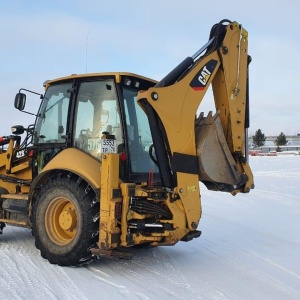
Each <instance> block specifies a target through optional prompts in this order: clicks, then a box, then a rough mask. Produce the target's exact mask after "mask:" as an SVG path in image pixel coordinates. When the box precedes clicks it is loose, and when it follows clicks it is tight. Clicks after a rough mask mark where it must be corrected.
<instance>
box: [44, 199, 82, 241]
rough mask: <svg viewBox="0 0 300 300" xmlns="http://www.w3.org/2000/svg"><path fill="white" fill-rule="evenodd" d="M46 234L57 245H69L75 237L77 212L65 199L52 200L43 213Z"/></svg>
mask: <svg viewBox="0 0 300 300" xmlns="http://www.w3.org/2000/svg"><path fill="white" fill-rule="evenodd" d="M45 226H46V232H47V234H48V236H49V238H50V239H51V241H52V242H53V243H55V244H57V245H62V246H63V245H67V244H69V243H70V242H71V241H72V240H73V239H74V237H75V235H76V228H77V212H76V209H75V206H74V204H73V203H72V202H71V201H70V200H69V199H68V198H65V197H57V198H54V199H53V200H52V201H51V202H50V204H49V205H48V207H47V210H46V213H45Z"/></svg>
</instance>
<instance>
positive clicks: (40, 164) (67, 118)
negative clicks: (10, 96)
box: [15, 73, 159, 182]
mask: <svg viewBox="0 0 300 300" xmlns="http://www.w3.org/2000/svg"><path fill="white" fill-rule="evenodd" d="M155 83H156V82H155V81H153V80H151V79H148V78H145V77H141V76H138V75H135V74H131V73H105V74H102V73H101V74H90V75H87V74H86V75H72V76H69V77H64V78H60V79H56V80H53V81H47V82H46V83H45V88H46V92H45V95H44V96H42V97H41V98H42V102H41V105H40V108H39V110H38V113H37V116H36V122H35V126H34V132H33V138H32V145H33V149H34V151H35V156H34V157H35V163H34V164H33V177H35V176H36V175H38V174H39V173H40V172H41V170H43V168H44V167H45V166H46V165H47V163H48V162H49V161H50V160H52V158H53V157H54V156H56V154H58V153H59V152H61V151H62V150H63V149H66V148H76V149H79V150H80V151H83V152H85V153H86V154H88V155H90V156H92V157H93V158H94V159H95V160H98V161H100V160H101V155H102V154H103V153H119V154H120V177H121V179H122V180H124V181H127V182H128V181H129V182H130V181H131V182H142V181H147V180H148V178H149V173H151V176H152V177H153V179H154V180H156V181H158V180H159V174H158V168H157V166H156V164H155V154H153V152H154V151H153V149H152V148H151V146H152V143H153V142H152V136H151V132H150V128H149V122H148V119H147V118H146V117H145V113H144V111H143V110H142V109H141V108H140V107H139V105H138V104H137V102H136V97H137V93H138V91H139V90H147V89H148V88H150V87H152V86H154V85H155ZM25 101H26V94H24V93H19V94H18V95H17V97H16V101H15V107H16V108H18V109H19V110H24V108H25ZM149 150H151V151H150V152H149ZM149 153H150V154H149ZM75 163H76V162H75Z"/></svg>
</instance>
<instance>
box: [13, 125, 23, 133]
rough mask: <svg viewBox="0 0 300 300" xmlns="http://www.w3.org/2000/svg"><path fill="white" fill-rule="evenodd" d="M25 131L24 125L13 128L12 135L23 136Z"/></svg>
mask: <svg viewBox="0 0 300 300" xmlns="http://www.w3.org/2000/svg"><path fill="white" fill-rule="evenodd" d="M24 131H25V128H24V127H23V126H22V125H15V126H13V127H12V128H11V133H13V134H15V135H19V134H23V133H24Z"/></svg>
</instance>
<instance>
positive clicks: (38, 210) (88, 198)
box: [32, 174, 99, 266]
mask: <svg viewBox="0 0 300 300" xmlns="http://www.w3.org/2000/svg"><path fill="white" fill-rule="evenodd" d="M32 223H33V224H32V225H33V235H34V237H35V245H36V247H37V248H38V249H39V250H40V251H41V255H42V257H44V258H46V259H47V260H49V262H50V263H52V264H58V265H61V266H76V265H80V264H84V263H86V262H88V261H90V260H91V259H92V254H91V252H90V249H91V248H92V247H93V246H95V245H96V243H97V241H98V231H99V202H98V201H97V199H96V194H95V192H94V191H93V189H92V188H91V187H90V186H89V185H88V184H87V183H86V182H85V181H84V180H82V179H81V178H79V177H78V176H75V175H73V174H72V175H66V174H59V175H58V176H55V177H54V176H53V177H50V178H49V179H48V182H47V183H46V184H45V185H44V186H42V188H41V190H40V192H39V193H38V195H37V198H36V201H35V203H34V205H33V218H32Z"/></svg>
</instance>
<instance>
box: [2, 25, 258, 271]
mask: <svg viewBox="0 0 300 300" xmlns="http://www.w3.org/2000/svg"><path fill="white" fill-rule="evenodd" d="M247 40H248V33H247V31H246V30H245V29H243V27H242V26H241V25H240V24H238V23H237V22H231V21H229V20H222V21H221V22H219V23H217V24H215V25H214V26H213V27H212V29H211V32H210V36H209V40H208V42H207V43H206V45H204V46H203V47H202V48H201V49H200V50H199V51H197V52H196V53H195V54H194V55H193V56H191V57H187V58H186V59H185V60H184V61H183V62H182V63H180V64H179V65H178V66H177V67H176V68H175V69H174V70H172V71H171V72H170V73H169V74H168V75H167V76H166V77H165V78H163V79H162V80H161V81H159V82H156V81H155V80H152V79H149V78H145V77H142V76H139V75H136V74H132V73H94V74H84V75H71V76H67V77H63V78H59V79H54V80H50V81H47V82H45V94H43V95H40V94H37V93H35V92H32V91H30V90H27V89H20V91H19V92H18V93H17V95H16V98H15V103H14V104H15V107H16V108H17V109H18V110H20V111H23V112H27V113H31V112H28V111H25V103H26V96H27V97H28V96H29V95H32V94H37V95H38V97H40V99H41V104H40V107H39V110H38V112H37V114H36V121H35V124H34V125H30V126H29V127H28V128H27V127H26V128H25V127H23V126H22V125H17V126H13V127H12V134H11V135H8V136H2V137H0V231H1V233H2V231H3V228H4V227H5V226H6V225H14V226H21V227H27V228H31V229H32V233H33V236H34V238H35V245H36V247H37V248H38V249H39V250H40V251H41V255H42V256H43V257H44V258H45V259H47V260H48V261H49V262H50V263H52V264H58V265H61V266H76V265H81V264H84V263H87V262H89V261H91V260H93V259H95V258H99V257H102V256H110V257H120V258H130V256H131V254H130V251H128V250H129V247H132V246H136V245H150V246H161V245H174V244H176V243H177V242H179V241H190V240H192V239H193V238H197V237H199V236H200V234H201V231H200V230H197V229H198V227H199V226H198V225H199V220H200V217H201V201H200V190H199V189H200V188H199V181H201V182H203V183H204V184H205V186H206V187H207V188H208V189H209V190H214V191H223V192H228V193H231V194H232V195H235V194H237V193H239V192H242V193H248V192H249V191H250V189H252V188H254V182H253V176H252V173H251V169H250V166H249V164H248V157H247V152H248V150H247V142H248V141H247V129H248V127H249V96H248V65H249V63H250V60H251V59H250V56H248V53H247ZM210 85H211V86H212V90H213V98H214V106H215V112H214V113H208V115H204V114H203V113H199V114H198V113H197V112H198V110H199V108H200V110H201V101H202V99H203V97H204V95H205V93H206V91H207V89H208V87H209V86H210ZM36 97H37V96H36ZM31 114H32V113H31ZM22 139H23V140H22Z"/></svg>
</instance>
